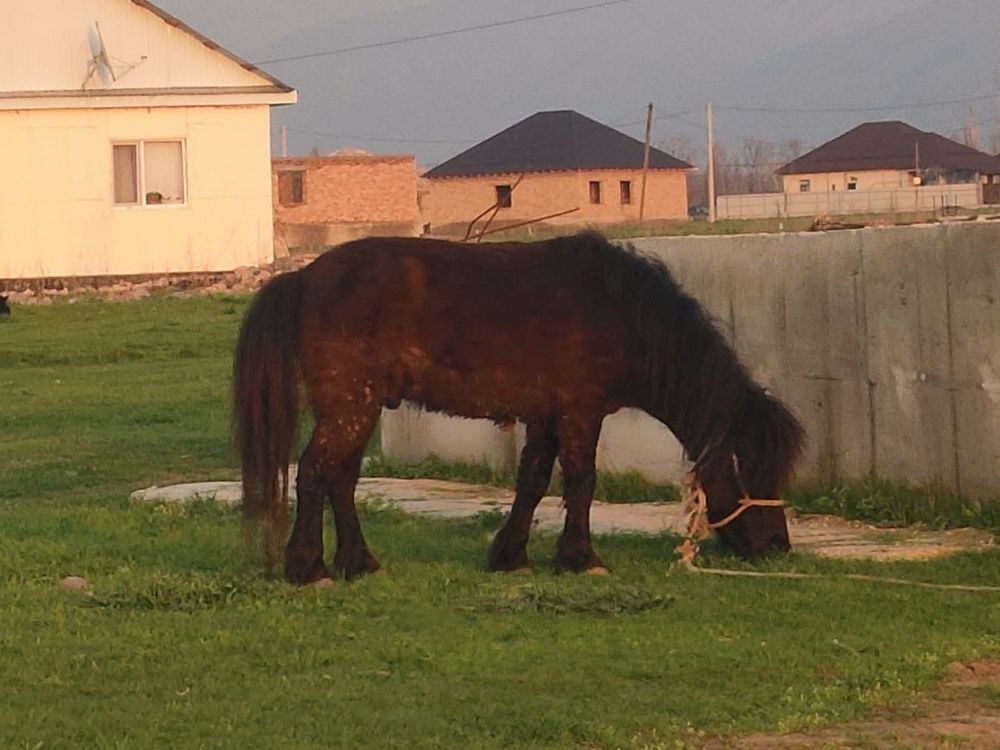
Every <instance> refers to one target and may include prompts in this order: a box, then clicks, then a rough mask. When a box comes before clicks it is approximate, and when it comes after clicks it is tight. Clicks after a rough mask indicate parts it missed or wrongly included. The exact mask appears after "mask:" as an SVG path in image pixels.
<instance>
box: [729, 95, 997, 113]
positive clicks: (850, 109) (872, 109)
mask: <svg viewBox="0 0 1000 750" xmlns="http://www.w3.org/2000/svg"><path fill="white" fill-rule="evenodd" d="M995 98H996V97H995V96H994V95H992V94H991V95H990V96H973V97H968V98H966V99H950V100H946V101H940V102H915V103H912V104H887V105H884V106H879V107H813V108H807V107H737V106H728V107H727V106H725V105H723V104H719V105H716V107H715V108H716V109H725V110H728V111H730V112H776V113H785V114H788V113H793V114H820V113H824V112H887V111H890V110H897V109H922V108H927V107H946V106H951V105H955V104H972V103H974V102H984V101H993V100H994V99H995Z"/></svg>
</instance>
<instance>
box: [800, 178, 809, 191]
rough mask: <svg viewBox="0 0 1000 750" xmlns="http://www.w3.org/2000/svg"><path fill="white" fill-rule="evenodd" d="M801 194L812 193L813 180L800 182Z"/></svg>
mask: <svg viewBox="0 0 1000 750" xmlns="http://www.w3.org/2000/svg"><path fill="white" fill-rule="evenodd" d="M799 192H800V193H811V192H812V180H799Z"/></svg>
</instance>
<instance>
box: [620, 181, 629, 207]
mask: <svg viewBox="0 0 1000 750" xmlns="http://www.w3.org/2000/svg"><path fill="white" fill-rule="evenodd" d="M618 196H619V198H620V199H621V203H622V205H623V206H631V205H632V180H618Z"/></svg>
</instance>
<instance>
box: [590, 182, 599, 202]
mask: <svg viewBox="0 0 1000 750" xmlns="http://www.w3.org/2000/svg"><path fill="white" fill-rule="evenodd" d="M590 202H591V203H600V202H601V183H600V182H598V181H596V180H591V182H590Z"/></svg>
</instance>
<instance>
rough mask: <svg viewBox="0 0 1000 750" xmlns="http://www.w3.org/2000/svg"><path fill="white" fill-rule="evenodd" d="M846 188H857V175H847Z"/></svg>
mask: <svg viewBox="0 0 1000 750" xmlns="http://www.w3.org/2000/svg"><path fill="white" fill-rule="evenodd" d="M847 189H848V190H857V189H858V178H857V177H848V178H847Z"/></svg>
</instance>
